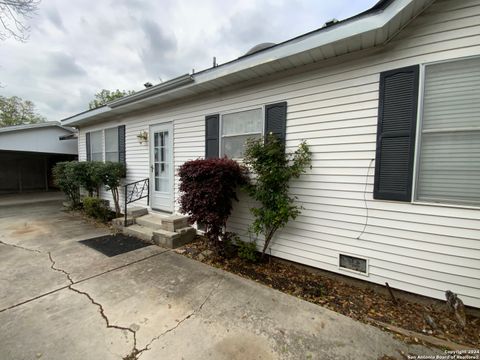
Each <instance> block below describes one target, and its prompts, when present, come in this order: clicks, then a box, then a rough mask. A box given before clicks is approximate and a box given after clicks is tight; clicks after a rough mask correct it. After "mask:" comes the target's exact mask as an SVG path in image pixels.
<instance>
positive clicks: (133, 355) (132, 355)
mask: <svg viewBox="0 0 480 360" xmlns="http://www.w3.org/2000/svg"><path fill="white" fill-rule="evenodd" d="M0 244H3V245H6V246H12V247H15V248H19V249H22V250H26V251H31V252H36V253H39V254H47V255H48V259H49V260H50V263H51V266H50V269H52V270H54V271H58V272H61V273H62V274H64V275H65V276H66V278H67V279H68V281H69V283H70V285H68V286H64V287H62V288H60V289H56V290H54V291H51V292H49V293H48V294H52V293H54V292H56V291H59V290H63V289H69V290H71V291H73V292H75V293H77V294H80V295H84V296H86V297H87V298H88V299H89V300H90V302H91V303H92V304H94V305H96V306H97V307H98V309H99V312H100V315H101V316H102V318H103V320H104V321H105V323H106V325H107V328H109V329H117V330H121V331H127V332H129V333H130V334H132V337H133V349H132V351H131V352H130V353H129V354H128V355H127V356H126V357H125V359H137V356H138V354H139V353H140V351H139V350H138V349H137V333H136V331H135V330H133V329H131V328H129V327H124V326H119V325H114V324H111V323H110V320H109V319H108V317H107V315H106V314H105V310H104V308H103V306H102V304H100V303H98V302H96V301H95V300H94V299H93V297H92V296H91V295H90V294H89V293H87V292H84V291H81V290H78V289H75V288H74V287H73V285H75V284H78V283H79V282H82V281H86V280H87V279H83V280H81V281H77V282H75V281H73V279H72V277H71V275H70V273H69V272H67V271H65V270H63V269H61V268H58V267H56V266H55V264H56V261H55V260H54V259H53V256H52V253H51V252H50V251H48V252H43V251H40V250H35V249H29V248H26V247H22V246H18V245H14V244H8V243H5V242H3V241H1V240H0ZM163 253H164V252H161V253H158V254H154V255H152V256H149V257H148V258H150V257H153V256H155V255H160V254H163ZM141 260H145V258H144V259H141ZM139 261H140V260H137V261H135V262H133V263H136V262H139ZM133 263H130V264H127V265H131V264H133ZM127 265H123V266H121V267H119V268H122V267H125V266H127ZM111 271H112V270H111ZM107 272H110V271H106V272H105V273H107ZM93 277H95V276H92V277H90V278H93ZM45 295H47V294H43V295H41V296H37V297H36V298H35V299H38V298H40V297H42V296H45ZM35 299H31V300H27V301H24V302H22V303H20V304H16V305H13V306H11V307H9V308H7V309H3V310H0V312H3V311H6V310H8V309H11V308H13V307H16V306H19V305H22V304H25V303H27V302H29V301H32V300H35ZM202 305H203V304H202Z"/></svg>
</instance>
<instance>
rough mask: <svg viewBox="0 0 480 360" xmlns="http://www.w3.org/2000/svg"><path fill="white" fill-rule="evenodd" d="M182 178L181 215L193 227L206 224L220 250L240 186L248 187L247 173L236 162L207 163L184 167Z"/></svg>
mask: <svg viewBox="0 0 480 360" xmlns="http://www.w3.org/2000/svg"><path fill="white" fill-rule="evenodd" d="M178 175H179V176H180V192H181V196H180V212H182V213H184V214H187V215H189V217H190V218H189V220H190V222H191V223H195V222H199V223H203V224H204V225H205V227H206V231H205V233H206V235H207V237H208V239H209V240H210V242H211V243H212V244H213V245H214V246H215V249H216V250H217V253H218V250H219V238H220V237H221V236H222V234H223V231H224V229H225V226H226V223H227V219H228V217H229V216H230V214H231V212H232V200H233V199H235V200H237V201H238V199H237V193H236V189H237V186H238V185H243V184H245V181H246V177H245V171H244V169H243V168H242V167H241V166H240V165H239V164H238V163H237V162H236V161H234V160H231V159H227V158H223V159H206V160H200V159H199V160H193V161H188V162H186V163H184V164H183V165H182V166H181V167H180V169H179V171H178Z"/></svg>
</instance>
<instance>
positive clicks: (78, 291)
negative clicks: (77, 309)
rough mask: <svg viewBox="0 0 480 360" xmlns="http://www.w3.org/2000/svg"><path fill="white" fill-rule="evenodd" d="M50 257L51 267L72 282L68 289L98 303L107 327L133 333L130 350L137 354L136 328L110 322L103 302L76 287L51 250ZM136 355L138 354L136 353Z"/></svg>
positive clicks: (93, 302) (94, 303)
mask: <svg viewBox="0 0 480 360" xmlns="http://www.w3.org/2000/svg"><path fill="white" fill-rule="evenodd" d="M48 258H49V259H50V262H51V263H52V266H51V267H50V268H51V269H52V270H55V271H58V272H61V273H63V274H64V275H65V276H66V277H67V279H68V281H69V282H70V285H69V286H68V289H69V290H71V291H73V292H75V293H77V294H80V295H84V296H86V297H87V298H88V300H90V302H91V303H92V304H93V305H96V306H97V307H98V310H99V312H100V315H101V316H102V318H103V320H104V321H105V324H107V329H116V330H121V331H128V332H129V333H131V334H132V336H133V349H132V351H131V352H130V353H131V354H137V353H138V350H137V333H136V331H135V330H133V329H131V328H129V327H124V326H119V325H113V324H111V323H110V320H109V319H108V316H107V315H106V314H105V310H104V308H103V306H102V304H100V303H99V302H96V301H95V300H94V299H93V297H92V296H91V295H90V294H89V293H87V292H85V291H81V290H78V289H75V288H74V287H73V285H75V282H74V281H73V280H72V278H71V275H70V273H69V272H67V271H65V270H63V269H60V268H57V267H55V264H56V262H55V260H54V259H53V257H52V254H51V252H50V251H49V252H48ZM135 356H136V355H135Z"/></svg>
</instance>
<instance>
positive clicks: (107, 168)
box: [100, 161, 126, 217]
mask: <svg viewBox="0 0 480 360" xmlns="http://www.w3.org/2000/svg"><path fill="white" fill-rule="evenodd" d="M125 173H126V169H125V165H124V164H122V163H117V162H110V161H107V162H105V163H104V164H102V165H101V170H100V175H101V178H102V183H103V184H104V185H105V188H106V189H107V190H110V191H111V192H112V198H113V202H114V203H115V213H116V215H117V217H119V216H120V214H121V210H120V196H119V194H118V187H119V186H120V184H121V181H122V179H123V178H124V177H125Z"/></svg>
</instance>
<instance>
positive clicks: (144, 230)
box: [113, 208, 197, 249]
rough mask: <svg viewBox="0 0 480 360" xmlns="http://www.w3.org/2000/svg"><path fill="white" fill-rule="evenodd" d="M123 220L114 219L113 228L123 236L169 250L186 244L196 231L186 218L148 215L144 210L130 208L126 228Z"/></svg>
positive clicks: (191, 239)
mask: <svg viewBox="0 0 480 360" xmlns="http://www.w3.org/2000/svg"><path fill="white" fill-rule="evenodd" d="M124 220H125V219H124V218H118V219H114V220H113V226H114V227H115V228H116V229H117V230H119V231H122V232H123V233H124V234H125V235H130V236H135V237H137V238H139V239H142V240H143V241H146V242H149V243H152V244H156V245H158V246H161V247H165V248H170V249H175V248H177V247H180V246H183V245H185V244H188V243H189V242H191V241H193V239H194V238H195V235H196V234H197V231H196V230H195V229H194V228H192V227H191V226H189V225H188V217H187V216H181V215H159V214H154V213H148V210H147V209H145V208H132V209H129V210H128V212H127V226H126V227H125V226H123V225H124Z"/></svg>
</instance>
